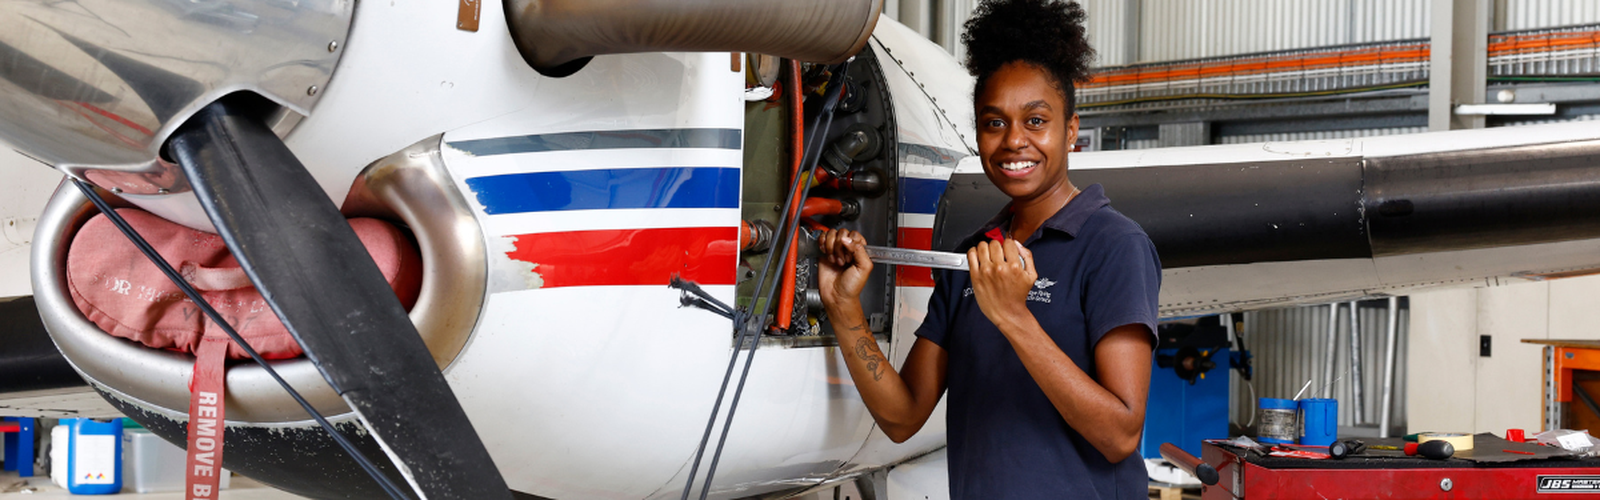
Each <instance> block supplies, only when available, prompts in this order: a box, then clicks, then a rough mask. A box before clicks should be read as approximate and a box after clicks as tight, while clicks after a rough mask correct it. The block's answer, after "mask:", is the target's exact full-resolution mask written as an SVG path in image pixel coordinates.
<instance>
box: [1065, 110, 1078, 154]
mask: <svg viewBox="0 0 1600 500" xmlns="http://www.w3.org/2000/svg"><path fill="white" fill-rule="evenodd" d="M1077 145H1078V113H1076V112H1074V113H1072V118H1069V119H1067V148H1068V151H1076V150H1077Z"/></svg>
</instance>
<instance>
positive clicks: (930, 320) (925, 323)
mask: <svg viewBox="0 0 1600 500" xmlns="http://www.w3.org/2000/svg"><path fill="white" fill-rule="evenodd" d="M950 302H951V301H950V271H949V270H948V269H934V270H933V295H931V296H929V297H928V315H927V316H924V317H923V318H922V326H919V327H917V336H918V337H922V338H925V339H928V340H929V341H930V342H933V343H935V344H939V347H943V348H945V349H949V346H946V345H945V344H944V341H945V335H946V334H947V333H949V332H950Z"/></svg>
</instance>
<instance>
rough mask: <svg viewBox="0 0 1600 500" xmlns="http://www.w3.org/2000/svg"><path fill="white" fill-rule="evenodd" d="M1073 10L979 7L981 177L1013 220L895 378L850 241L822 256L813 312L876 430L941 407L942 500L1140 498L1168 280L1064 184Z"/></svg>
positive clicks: (1079, 65)
mask: <svg viewBox="0 0 1600 500" xmlns="http://www.w3.org/2000/svg"><path fill="white" fill-rule="evenodd" d="M1083 20H1084V13H1083V9H1082V8H1080V7H1079V6H1078V5H1077V4H1075V3H1062V2H1059V1H1051V0H997V1H986V2H984V3H983V4H981V5H980V6H979V7H978V9H977V12H976V13H975V15H974V17H973V18H972V19H971V20H970V21H968V22H967V25H966V27H967V33H966V34H965V35H963V36H962V41H963V42H964V43H966V45H967V53H968V61H967V69H968V70H969V71H971V72H972V74H973V75H974V76H975V77H976V78H977V82H976V86H975V89H974V92H973V95H974V99H973V101H974V103H973V104H974V109H975V111H976V118H977V133H978V153H979V156H980V158H981V159H982V163H983V169H984V173H985V174H987V176H988V178H989V180H990V181H991V182H993V183H994V184H995V186H996V187H998V188H999V189H1000V190H1001V191H1002V192H1004V193H1005V194H1006V195H1007V196H1009V197H1011V203H1010V204H1009V205H1008V206H1007V207H1006V208H1005V209H1004V210H1002V211H1001V213H1000V214H998V215H996V216H995V218H994V219H993V220H992V221H990V223H989V224H987V225H986V226H985V227H984V228H983V229H982V230H980V231H979V232H978V233H977V234H974V235H972V236H971V237H969V238H967V240H966V241H965V242H964V243H963V248H962V249H963V250H964V251H965V252H966V253H967V259H968V263H969V265H970V267H971V272H970V273H964V272H959V271H941V272H937V273H936V274H935V278H936V279H935V282H936V286H935V287H934V292H933V296H932V298H931V299H930V300H929V303H928V315H927V318H926V319H925V320H924V321H923V324H922V326H921V328H919V329H918V330H917V337H918V338H917V340H916V343H915V344H914V345H913V346H912V348H911V352H910V354H909V355H908V357H907V359H906V362H905V365H904V366H903V367H902V368H901V370H900V371H899V372H896V371H895V370H894V369H893V368H892V367H890V366H889V363H888V361H887V360H886V358H885V356H884V355H883V353H882V352H881V351H880V350H879V349H878V346H877V343H876V342H875V341H874V340H873V339H872V336H871V331H870V330H869V329H868V328H867V327H866V321H865V320H864V319H863V316H862V312H861V303H860V294H861V289H862V286H863V285H864V284H865V282H866V278H867V274H868V273H869V272H871V270H872V262H871V261H870V260H868V258H867V254H866V246H865V245H866V242H865V241H864V239H863V238H862V237H861V235H860V234H857V233H855V232H852V231H848V230H841V231H829V232H827V233H825V234H824V235H823V237H822V239H821V250H822V252H823V255H824V256H825V258H824V259H823V261H824V262H823V265H822V269H821V272H820V274H819V279H820V280H821V282H820V288H821V293H822V299H823V302H824V304H825V305H826V306H827V312H828V317H829V318H830V320H831V321H832V323H833V327H834V331H835V332H836V333H837V335H838V338H839V343H840V345H841V346H842V347H843V348H844V352H845V359H846V365H847V366H848V367H849V371H850V375H851V377H852V378H853V379H854V381H855V384H856V387H857V389H858V391H859V392H860V393H861V398H862V399H863V400H864V401H865V403H866V406H867V409H868V410H869V411H870V412H871V413H872V416H873V418H874V419H876V420H877V422H878V425H879V427H880V428H881V429H883V431H884V433H886V434H888V435H889V437H890V438H891V439H894V440H895V441H896V442H900V441H904V440H906V439H907V438H909V437H911V435H913V434H915V433H916V432H917V430H918V429H920V428H921V427H922V424H923V423H924V422H926V421H927V419H928V416H929V415H930V414H931V413H932V412H933V408H934V406H935V405H936V404H937V403H938V401H939V398H940V396H941V394H942V393H943V392H944V391H945V390H946V389H948V390H949V393H950V401H949V404H948V406H947V412H948V414H947V417H948V423H949V430H948V432H949V436H948V438H949V452H948V453H949V467H950V492H951V497H952V498H958V499H960V498H1004V499H1013V498H1120V499H1131V498H1145V497H1146V495H1147V490H1146V484H1147V481H1148V478H1147V476H1146V473H1145V468H1144V464H1143V461H1142V460H1139V458H1138V457H1132V455H1133V453H1134V452H1136V451H1137V449H1138V446H1139V435H1140V432H1141V430H1142V429H1143V427H1144V408H1145V397H1146V394H1147V393H1148V391H1149V386H1150V353H1151V349H1153V347H1154V345H1155V337H1154V332H1155V323H1156V299H1157V293H1158V291H1159V289H1160V280H1161V273H1160V271H1161V264H1160V261H1159V259H1158V258H1157V256H1156V252H1155V247H1154V245H1152V244H1151V243H1150V240H1149V238H1148V237H1147V236H1145V234H1144V231H1143V230H1141V229H1140V228H1139V226H1138V225H1137V224H1135V223H1134V222H1133V221H1131V220H1129V219H1128V218H1127V217H1124V216H1123V215H1122V214H1120V213H1118V212H1117V211H1116V210H1113V209H1112V208H1111V207H1110V206H1109V204H1108V203H1109V200H1107V198H1106V196H1105V193H1104V191H1103V190H1102V189H1101V187H1100V186H1099V185H1098V184H1097V185H1093V186H1089V187H1088V188H1085V189H1083V190H1081V191H1080V190H1079V189H1078V188H1077V187H1075V186H1074V185H1073V184H1072V182H1071V181H1070V180H1068V178H1067V154H1068V152H1069V151H1071V150H1072V146H1073V143H1074V142H1076V141H1077V136H1078V116H1077V114H1076V113H1075V111H1074V104H1075V103H1074V98H1073V84H1074V83H1075V82H1082V81H1085V80H1087V75H1088V65H1089V62H1090V61H1091V60H1092V59H1093V50H1092V49H1090V48H1089V45H1088V42H1087V41H1086V40H1085V37H1084V28H1083Z"/></svg>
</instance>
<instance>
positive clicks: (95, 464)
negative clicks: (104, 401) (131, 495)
mask: <svg viewBox="0 0 1600 500" xmlns="http://www.w3.org/2000/svg"><path fill="white" fill-rule="evenodd" d="M61 425H65V426H68V431H67V491H68V492H71V493H72V494H74V495H111V494H115V493H117V492H119V491H122V419H120V418H114V419H111V420H110V421H106V422H97V421H95V420H94V419H89V418H69V419H62V420H61Z"/></svg>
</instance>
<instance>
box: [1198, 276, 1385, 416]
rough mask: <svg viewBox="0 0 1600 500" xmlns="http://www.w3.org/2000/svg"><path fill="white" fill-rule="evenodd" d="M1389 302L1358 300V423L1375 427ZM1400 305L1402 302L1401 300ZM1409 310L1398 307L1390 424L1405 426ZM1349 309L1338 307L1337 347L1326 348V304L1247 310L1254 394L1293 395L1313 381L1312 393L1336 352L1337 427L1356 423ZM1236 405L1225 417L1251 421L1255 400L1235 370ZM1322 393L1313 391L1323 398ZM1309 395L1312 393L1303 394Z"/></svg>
mask: <svg viewBox="0 0 1600 500" xmlns="http://www.w3.org/2000/svg"><path fill="white" fill-rule="evenodd" d="M1386 303H1387V301H1384V300H1380V301H1368V302H1364V303H1363V304H1362V307H1360V308H1359V310H1360V314H1359V317H1360V323H1359V325H1360V330H1361V358H1362V360H1363V363H1362V384H1361V385H1362V388H1363V394H1362V399H1363V400H1364V401H1365V403H1366V408H1365V412H1364V413H1363V415H1362V419H1363V420H1362V421H1363V422H1365V423H1367V424H1372V425H1376V424H1377V422H1378V415H1379V413H1380V412H1379V409H1380V406H1379V404H1380V403H1379V401H1380V398H1381V397H1382V395H1383V365H1384V358H1383V352H1384V349H1385V347H1386V346H1385V345H1384V338H1385V335H1386V334H1387V328H1388V320H1389V318H1388V311H1387V310H1386V308H1385V307H1384V305H1385V304H1386ZM1402 303H1403V302H1402ZM1409 317H1410V312H1409V311H1408V310H1407V309H1406V308H1405V307H1402V308H1401V309H1400V318H1399V322H1398V330H1399V331H1398V332H1397V335H1398V339H1397V342H1396V349H1397V352H1396V354H1395V378H1394V384H1395V386H1394V387H1395V389H1394V390H1395V392H1394V401H1395V403H1394V410H1393V411H1394V413H1392V414H1391V415H1390V422H1391V425H1392V426H1396V427H1401V428H1403V427H1405V422H1406V411H1405V401H1406V396H1405V386H1406V384H1405V374H1406V331H1407V324H1408V322H1409V321H1408V320H1409ZM1349 318H1350V309H1349V307H1348V303H1344V304H1341V307H1340V309H1339V325H1338V337H1337V339H1336V340H1337V342H1336V346H1337V347H1336V349H1335V350H1334V351H1333V352H1332V353H1330V352H1329V351H1328V306H1326V305H1321V306H1305V307H1294V308H1288V309H1273V310H1266V311H1253V312H1247V313H1245V328H1244V340H1245V345H1246V347H1248V348H1249V349H1250V350H1251V352H1252V353H1254V354H1255V360H1254V365H1255V377H1254V378H1255V380H1254V381H1253V382H1254V383H1253V385H1254V386H1255V397H1256V398H1293V397H1294V396H1295V393H1296V392H1298V391H1299V390H1300V388H1301V387H1303V386H1305V384H1306V381H1307V380H1311V381H1312V382H1311V388H1310V389H1307V391H1306V392H1307V394H1311V393H1312V392H1314V391H1316V390H1317V389H1318V388H1320V387H1324V386H1325V385H1326V384H1325V377H1324V375H1323V372H1324V370H1326V368H1325V363H1327V361H1328V356H1329V355H1330V354H1331V355H1333V356H1334V358H1333V360H1334V363H1335V364H1334V368H1335V369H1334V378H1335V382H1334V383H1333V390H1332V392H1331V393H1324V394H1332V397H1334V398H1336V399H1338V400H1339V425H1342V426H1349V425H1354V424H1355V405H1354V404H1353V402H1354V401H1355V399H1354V396H1352V393H1351V388H1352V384H1351V380H1352V378H1353V377H1352V375H1351V370H1350V366H1351V364H1350V337H1349V331H1350V322H1349ZM1232 384H1233V385H1232V388H1231V390H1232V391H1233V395H1234V396H1233V401H1234V404H1233V405H1232V407H1231V408H1230V411H1229V418H1230V419H1231V420H1233V421H1234V422H1235V423H1238V424H1240V425H1243V424H1245V423H1246V422H1247V421H1249V420H1250V416H1251V414H1252V413H1253V412H1254V411H1255V408H1256V401H1255V399H1253V398H1252V397H1251V395H1250V394H1251V389H1250V388H1249V387H1248V386H1247V385H1246V384H1245V383H1244V381H1243V380H1242V379H1241V378H1240V377H1239V375H1238V373H1237V372H1235V373H1234V375H1233V383H1232ZM1324 394H1316V395H1315V396H1316V397H1323V396H1324ZM1304 397H1312V396H1304Z"/></svg>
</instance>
